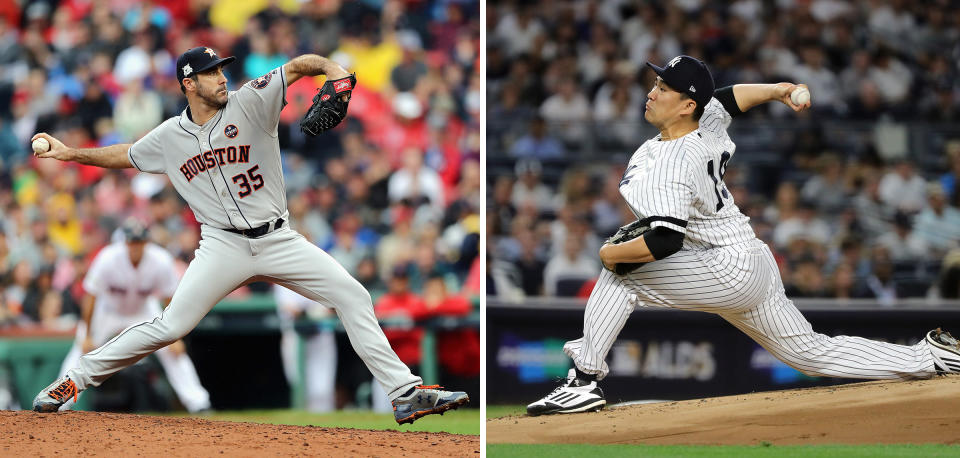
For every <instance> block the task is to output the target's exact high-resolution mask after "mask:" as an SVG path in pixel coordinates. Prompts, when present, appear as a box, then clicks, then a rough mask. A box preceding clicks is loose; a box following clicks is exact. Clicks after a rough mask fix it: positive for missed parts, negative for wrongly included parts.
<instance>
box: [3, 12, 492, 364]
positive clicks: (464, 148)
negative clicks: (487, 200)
mask: <svg viewBox="0 0 960 458" xmlns="http://www.w3.org/2000/svg"><path fill="white" fill-rule="evenodd" d="M21 3H22V4H21ZM479 42H480V25H479V6H478V3H477V2H475V1H469V0H437V1H418V0H408V1H398V0H388V1H359V0H357V1H350V0H346V1H337V0H333V1H308V2H301V1H294V0H289V1H288V0H279V1H254V2H247V1H238V0H175V1H164V2H160V1H146V2H133V1H97V0H95V1H84V0H64V1H60V2H57V1H49V2H47V1H31V2H20V3H18V2H4V3H3V6H0V293H2V294H0V327H3V326H37V325H40V326H44V327H49V328H54V329H72V326H73V324H74V323H75V321H76V319H77V317H78V305H77V304H79V303H80V302H79V301H80V299H81V297H82V295H83V291H82V287H81V280H82V278H83V275H84V274H85V272H86V269H87V267H88V265H89V262H90V260H91V259H92V258H93V256H94V255H95V254H96V253H97V252H98V250H100V249H101V248H102V247H103V246H104V245H105V244H107V243H109V242H110V240H111V237H112V234H113V233H114V231H115V229H116V228H117V227H118V226H119V225H120V223H121V222H123V221H124V220H126V219H127V218H130V217H134V218H137V219H140V220H142V221H145V222H147V223H149V224H150V227H151V229H150V231H151V240H152V241H153V242H155V243H157V244H159V245H161V246H163V247H164V248H166V249H167V250H169V251H170V252H171V253H172V254H174V256H175V257H176V258H177V260H178V268H179V269H180V270H181V273H182V271H183V270H184V269H185V268H186V265H187V264H188V263H189V262H190V260H191V259H192V257H193V255H194V250H195V249H196V248H197V246H198V242H199V233H200V232H199V225H198V223H197V222H196V220H195V219H194V217H193V214H192V212H191V211H190V209H189V208H188V207H187V206H186V205H185V203H184V201H183V200H182V199H180V198H179V197H178V196H177V194H176V192H175V191H174V190H173V188H172V186H171V185H170V183H169V181H168V180H167V178H166V177H165V176H163V175H149V174H143V173H141V174H137V173H135V170H133V169H127V170H105V169H99V168H95V167H86V166H77V165H76V164H63V163H60V162H57V161H54V160H42V161H40V160H36V159H35V158H33V157H32V154H31V151H30V146H29V139H30V137H31V136H32V135H33V134H34V133H35V132H41V131H43V132H48V133H50V134H51V135H53V136H55V137H57V138H59V139H61V140H62V141H63V142H64V143H65V144H67V145H68V146H74V147H96V146H105V145H110V144H114V143H127V142H131V143H132V142H134V141H136V140H137V139H139V138H140V137H141V136H143V135H144V134H145V133H146V132H148V131H150V130H151V129H153V128H154V127H155V126H157V125H158V124H159V123H160V122H162V120H164V119H166V118H168V117H170V116H175V115H178V114H179V113H180V112H181V111H182V110H183V109H184V108H185V107H186V100H185V98H184V97H183V94H182V93H181V91H180V88H179V85H178V82H177V81H176V76H175V71H174V68H173V67H174V65H173V63H174V61H175V59H176V58H177V56H178V55H179V54H180V53H182V52H183V51H185V50H187V49H189V48H192V47H194V46H198V45H205V46H209V47H211V48H213V49H215V50H216V51H217V53H218V54H219V55H221V56H236V57H237V61H236V62H234V63H233V64H231V65H229V66H228V67H226V68H225V73H226V74H227V76H228V79H229V82H228V86H229V88H230V89H231V90H235V89H238V88H239V87H240V86H241V85H242V84H244V83H245V82H247V81H249V80H250V79H254V78H257V77H259V76H260V75H262V74H264V73H267V72H269V71H270V70H271V69H273V68H276V67H278V66H280V65H282V64H284V63H286V62H287V61H288V60H289V59H290V58H292V57H295V56H297V55H300V54H305V53H316V54H320V55H323V56H327V57H329V58H331V59H333V60H335V61H337V62H338V63H340V64H341V65H343V66H344V67H345V68H347V69H348V70H349V71H351V72H356V74H357V79H358V85H357V88H356V90H355V91H354V94H353V100H352V103H351V105H350V116H349V117H348V119H347V120H346V121H345V122H344V123H343V124H342V125H341V126H339V127H338V128H337V129H335V130H333V131H330V132H329V133H326V134H324V135H321V136H319V137H316V138H310V137H306V136H304V135H303V134H302V133H300V131H299V124H298V123H299V120H300V118H302V116H303V114H304V113H305V112H306V109H307V108H308V107H309V105H310V103H311V100H312V98H313V95H314V94H315V93H316V88H317V87H319V86H320V85H321V83H322V77H317V78H304V79H302V80H301V81H298V82H297V83H296V84H294V85H293V86H291V87H290V88H289V89H288V90H287V95H286V97H287V101H288V103H289V105H288V106H287V107H286V108H285V109H284V111H283V112H282V114H281V122H280V126H279V132H280V139H279V141H280V148H281V152H282V158H283V166H284V176H285V180H286V186H287V192H288V204H289V211H290V224H291V226H292V227H293V228H294V229H296V230H298V231H300V232H301V233H302V234H303V235H304V236H306V237H307V238H308V239H309V240H311V241H313V242H314V243H315V244H317V245H318V246H320V247H322V248H324V249H325V250H327V251H328V252H329V253H330V254H331V255H333V256H334V257H335V258H336V259H337V260H338V261H339V262H340V263H341V264H343V266H344V267H345V268H346V269H347V270H348V271H349V272H350V273H351V274H352V275H353V276H354V277H356V278H357V279H358V280H360V281H361V282H362V283H363V284H364V286H366V287H367V288H368V289H369V290H370V292H371V294H372V295H373V298H374V301H375V305H376V306H377V310H378V311H380V312H382V313H381V315H394V314H398V313H399V314H405V315H409V316H413V317H414V318H416V319H419V318H424V317H427V316H432V314H435V313H440V314H452V315H464V314H469V313H471V312H472V311H473V309H474V306H473V305H472V303H475V302H476V301H475V300H474V299H475V298H476V297H478V296H479V295H480V292H481V291H482V274H481V270H482V264H481V262H482V260H481V259H480V257H479V256H478V252H479V230H480V227H479V225H480V224H479V208H480V199H481V196H480V183H481V176H480V133H479V132H480V125H479V122H480V110H481V109H482V105H483V103H482V94H481V92H480V91H481V84H480V81H481V80H480V78H481V75H480V74H479V69H478V67H477V64H478V59H479V54H478V53H479ZM401 278H402V279H403V280H404V281H402V282H401V281H395V280H399V279H401ZM434 280H439V282H437V281H434ZM251 290H252V291H253V292H257V291H262V292H267V291H268V290H269V287H268V286H267V285H259V284H253V285H250V286H249V287H244V288H241V290H239V291H238V292H235V293H234V294H233V296H234V297H243V296H244V295H245V294H248V293H250V292H251ZM398 298H401V299H403V300H399V301H398ZM451 298H458V299H455V300H454V299H451ZM398 302H399V303H400V304H401V305H402V307H397V306H396V304H397V303H398ZM451 302H453V303H456V304H455V306H450V303H451ZM463 304H467V305H466V306H465V307H464V306H463ZM461 338H466V339H476V340H477V344H476V345H477V346H479V338H478V334H476V333H474V334H473V335H467V336H461ZM416 356H419V355H416ZM407 362H408V363H415V362H412V361H407ZM476 365H477V368H476V369H477V370H476V372H477V373H479V363H477V364H476Z"/></svg>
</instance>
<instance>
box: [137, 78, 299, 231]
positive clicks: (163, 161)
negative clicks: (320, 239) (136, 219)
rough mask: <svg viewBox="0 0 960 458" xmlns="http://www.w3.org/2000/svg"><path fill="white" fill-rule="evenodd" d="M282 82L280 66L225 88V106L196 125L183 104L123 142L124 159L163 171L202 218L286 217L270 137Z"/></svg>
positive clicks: (249, 222) (247, 222)
mask: <svg viewBox="0 0 960 458" xmlns="http://www.w3.org/2000/svg"><path fill="white" fill-rule="evenodd" d="M286 88H287V84H286V78H285V77H284V74H283V67H280V68H277V69H274V70H273V71H271V72H270V73H267V74H266V75H264V76H261V77H260V78H257V79H255V80H252V81H250V82H249V83H247V84H244V85H243V87H241V88H240V89H239V90H236V91H231V92H230V93H229V95H228V97H227V106H226V107H224V108H223V109H221V110H220V111H218V112H217V114H216V115H215V116H214V117H212V118H210V120H209V121H207V122H206V123H204V125H202V126H199V125H197V124H196V123H194V122H193V121H192V120H191V119H190V116H188V113H187V112H188V111H189V110H190V108H189V107H188V108H187V109H186V110H184V111H183V113H181V114H180V116H176V117H173V118H170V119H168V120H166V121H165V122H164V123H163V124H160V126H158V127H157V128H156V129H153V130H152V131H150V133H148V134H147V135H145V136H144V137H143V138H141V139H140V140H139V141H137V143H135V144H134V145H133V146H132V147H130V150H129V151H128V152H127V154H128V155H129V157H130V162H131V163H132V164H133V165H134V166H135V167H136V168H137V169H138V170H140V171H142V172H150V173H165V174H166V175H167V176H168V177H170V181H171V182H172V183H173V187H174V188H176V190H177V192H178V193H180V195H181V196H183V198H184V199H185V200H186V201H187V203H188V204H190V208H191V209H193V213H194V214H195V215H196V216H197V221H199V222H200V223H202V224H209V225H211V226H213V227H219V228H221V229H226V228H230V229H252V228H255V227H259V226H262V225H263V224H265V223H268V222H272V221H275V220H276V219H277V218H284V219H286V218H287V214H286V212H287V199H286V191H285V189H284V184H283V168H282V167H281V164H280V144H279V143H278V141H277V124H278V123H279V121H280V110H282V109H283V107H284V105H286V101H285V95H286Z"/></svg>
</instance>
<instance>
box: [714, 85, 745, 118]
mask: <svg viewBox="0 0 960 458" xmlns="http://www.w3.org/2000/svg"><path fill="white" fill-rule="evenodd" d="M713 97H714V98H715V99H717V101H718V102H720V104H721V105H723V109H724V110H727V113H730V117H732V118H736V117H737V116H740V115H742V114H743V112H742V111H740V107H739V106H738V105H737V99H736V97H734V96H733V86H726V87H722V88H720V89H717V90H715V91H713Z"/></svg>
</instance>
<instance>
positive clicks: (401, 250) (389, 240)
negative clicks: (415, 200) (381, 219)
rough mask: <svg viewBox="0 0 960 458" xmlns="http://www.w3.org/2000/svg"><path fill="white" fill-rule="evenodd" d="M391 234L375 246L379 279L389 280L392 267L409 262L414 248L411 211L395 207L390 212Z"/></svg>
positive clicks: (404, 206)
mask: <svg viewBox="0 0 960 458" xmlns="http://www.w3.org/2000/svg"><path fill="white" fill-rule="evenodd" d="M391 215H392V221H393V232H391V233H389V234H387V235H385V236H384V237H383V238H382V239H381V240H380V243H379V244H378V245H377V255H376V256H377V265H378V266H379V268H380V278H388V279H389V278H391V276H392V274H391V272H393V271H394V270H393V269H394V266H396V265H398V264H402V263H405V262H408V261H410V260H411V259H412V258H413V251H414V247H415V246H416V234H415V233H414V231H413V209H411V208H410V207H408V206H406V205H402V204H401V205H396V206H394V207H393V208H392V211H391Z"/></svg>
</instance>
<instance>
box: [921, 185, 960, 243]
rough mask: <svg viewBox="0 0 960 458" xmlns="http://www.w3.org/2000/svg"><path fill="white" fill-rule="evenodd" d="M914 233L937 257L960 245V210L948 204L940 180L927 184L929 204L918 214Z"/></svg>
mask: <svg viewBox="0 0 960 458" xmlns="http://www.w3.org/2000/svg"><path fill="white" fill-rule="evenodd" d="M914 233H915V234H916V235H917V237H919V238H920V239H921V240H923V241H924V243H925V244H926V245H927V246H928V247H929V248H930V252H931V254H933V256H934V257H935V258H940V257H943V256H944V255H946V254H947V252H948V251H949V250H951V249H953V248H957V247H960V210H958V209H957V208H955V207H953V206H951V205H947V196H946V193H945V192H944V190H943V185H941V184H940V182H939V181H932V182H930V183H929V184H927V206H926V208H924V209H923V210H922V211H921V212H920V214H919V215H917V219H916V225H915V226H914Z"/></svg>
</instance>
